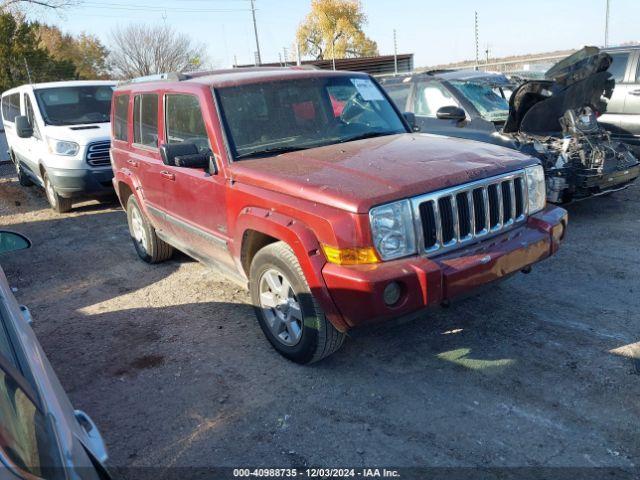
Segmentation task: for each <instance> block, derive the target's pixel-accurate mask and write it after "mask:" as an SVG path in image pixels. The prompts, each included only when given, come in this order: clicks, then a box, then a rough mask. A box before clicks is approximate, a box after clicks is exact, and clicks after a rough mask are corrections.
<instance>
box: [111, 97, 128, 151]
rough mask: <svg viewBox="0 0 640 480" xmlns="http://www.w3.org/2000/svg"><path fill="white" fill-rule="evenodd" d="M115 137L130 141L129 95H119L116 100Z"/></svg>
mask: <svg viewBox="0 0 640 480" xmlns="http://www.w3.org/2000/svg"><path fill="white" fill-rule="evenodd" d="M114 108H115V110H114V112H113V138H115V139H116V140H123V141H125V142H127V141H129V123H128V121H129V95H118V96H117V97H116V98H115V101H114Z"/></svg>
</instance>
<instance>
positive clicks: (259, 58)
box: [250, 0, 262, 65]
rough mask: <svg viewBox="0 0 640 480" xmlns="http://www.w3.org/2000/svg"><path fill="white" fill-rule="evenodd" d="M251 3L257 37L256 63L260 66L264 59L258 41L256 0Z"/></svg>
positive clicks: (254, 30)
mask: <svg viewBox="0 0 640 480" xmlns="http://www.w3.org/2000/svg"><path fill="white" fill-rule="evenodd" d="M250 1H251V16H252V17H253V33H254V34H255V36H256V61H257V63H258V65H261V64H262V58H261V56H260V41H259V40H258V24H257V23H256V6H255V3H254V0H250Z"/></svg>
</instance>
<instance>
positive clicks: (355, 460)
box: [0, 177, 640, 468]
mask: <svg viewBox="0 0 640 480" xmlns="http://www.w3.org/2000/svg"><path fill="white" fill-rule="evenodd" d="M569 211H570V229H569V234H568V238H567V239H566V243H565V244H564V246H563V248H562V250H561V251H560V253H559V254H558V255H557V256H556V257H554V258H552V259H550V260H547V261H546V262H544V263H542V264H540V265H539V266H537V267H534V269H533V272H532V273H531V274H530V275H518V276H516V277H513V278H512V279H510V280H509V281H507V282H505V283H502V284H499V285H497V286H495V287H494V288H491V289H490V290H488V291H485V292H483V293H482V294H479V295H478V296H476V297H472V298H468V299H465V300H463V301H460V302H458V303H456V304H454V305H452V306H451V307H450V308H448V309H442V310H440V309H438V310H434V311H432V312H430V313H429V314H428V315H427V316H426V317H425V318H424V319H422V320H418V321H415V322H412V323H408V324H404V325H400V326H394V327H386V328H384V329H381V330H378V331H376V332H373V333H370V334H368V335H366V336H363V337H358V338H355V339H348V340H347V342H346V343H345V345H344V347H343V348H342V350H340V351H339V352H338V353H337V354H335V355H334V356H332V357H330V358H329V359H327V360H325V361H323V362H321V363H320V364H317V365H314V366H310V367H301V366H298V365H295V364H292V363H290V362H287V361H285V360H283V359H282V358H281V357H280V356H279V355H278V354H276V353H275V351H273V350H272V348H271V347H270V346H269V344H268V343H267V341H266V340H265V339H264V338H263V335H262V333H261V331H260V329H259V327H258V325H257V323H256V321H255V318H254V316H253V312H252V309H251V307H250V305H249V297H248V295H247V293H245V292H244V291H242V290H240V289H238V288H237V287H236V286H234V285H233V284H231V283H228V282H226V281H225V280H224V279H223V278H221V277H218V276H217V275H216V274H214V273H211V272H210V271H208V270H207V269H206V268H205V267H203V266H201V265H200V264H198V263H197V262H195V261H193V260H191V259H189V258H187V257H186V256H183V255H177V256H176V257H175V258H174V259H173V260H172V261H169V262H167V263H165V264H162V265H158V266H150V265H146V264H144V263H142V262H141V261H139V260H138V259H137V257H136V254H135V252H134V249H133V246H132V245H131V242H130V240H129V237H128V232H127V228H126V219H125V214H124V213H123V212H122V211H121V209H120V208H118V207H117V205H114V204H98V203H96V202H88V203H85V204H82V205H80V206H79V208H76V209H75V210H74V211H73V212H72V213H70V214H66V215H57V214H55V213H53V212H52V211H51V210H49V209H48V208H47V205H46V201H45V198H44V194H43V192H42V191H41V190H40V189H37V188H35V187H32V188H21V187H20V186H19V185H18V184H17V182H16V181H15V179H13V178H10V177H5V178H3V179H0V224H2V225H4V226H9V227H10V228H12V229H15V230H17V231H20V232H23V233H25V234H27V235H28V236H29V237H30V238H31V239H32V240H33V242H34V247H33V248H32V249H31V250H28V251H25V252H23V253H21V254H19V255H15V256H8V257H5V258H3V259H2V262H3V268H4V269H5V272H6V274H7V277H8V278H9V281H10V283H11V284H12V285H13V286H15V287H17V288H18V291H17V293H16V296H17V297H18V300H19V301H20V302H22V303H24V304H26V305H28V306H29V307H30V308H31V311H32V313H33V316H34V318H35V322H36V323H35V330H36V333H37V334H38V336H39V338H40V341H41V343H42V344H43V346H44V349H45V351H46V352H47V354H48V356H49V358H50V360H51V362H52V364H53V366H54V367H55V368H56V370H57V373H58V375H59V377H60V379H61V381H62V384H63V385H64V387H65V388H66V389H67V392H68V393H69V395H70V397H71V399H72V401H73V403H74V404H75V405H76V407H77V408H82V409H83V410H85V411H87V412H88V413H89V414H90V415H91V416H92V417H93V419H94V420H95V421H96V423H97V424H98V425H99V427H100V429H101V430H102V433H103V435H104V437H105V439H106V442H107V444H108V447H109V450H110V455H111V459H110V465H111V466H112V467H113V466H116V467H120V466H152V465H160V466H246V465H251V466H271V467H279V468H284V467H290V466H294V465H295V466H302V465H321V466H354V467H357V466H372V465H381V466H394V467H401V466H444V467H456V466H480V467H503V466H551V467H554V466H578V467H590V466H609V467H631V466H634V465H638V464H640V451H639V449H638V445H640V401H639V400H638V399H639V398H640V396H639V393H640V385H639V381H640V364H639V362H640V360H638V358H640V355H639V354H638V347H639V344H637V343H636V345H635V349H636V350H635V355H636V358H635V359H634V358H633V355H634V345H633V344H634V343H635V342H638V341H639V340H640V339H639V334H640V318H639V315H638V310H639V309H638V307H639V304H640V300H639V296H638V295H639V293H640V275H638V264H639V261H640V249H638V239H639V238H640V187H639V186H635V187H633V188H631V189H629V190H627V191H625V192H620V193H617V194H615V195H613V196H610V197H604V198H601V199H598V200H595V201H590V202H583V203H580V204H576V205H572V206H570V207H569Z"/></svg>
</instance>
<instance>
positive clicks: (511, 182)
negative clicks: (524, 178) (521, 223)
mask: <svg viewBox="0 0 640 480" xmlns="http://www.w3.org/2000/svg"><path fill="white" fill-rule="evenodd" d="M514 181H515V180H509V195H510V197H511V220H512V221H514V222H515V220H516V187H515V185H514Z"/></svg>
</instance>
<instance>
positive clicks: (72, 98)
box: [34, 85, 113, 125]
mask: <svg viewBox="0 0 640 480" xmlns="http://www.w3.org/2000/svg"><path fill="white" fill-rule="evenodd" d="M34 93H35V95H36V99H37V100H38V106H39V107H40V112H41V113H42V117H43V119H44V121H45V123H46V124H48V125H78V124H85V123H108V122H109V115H110V113H111V97H112V96H113V86H111V85H83V86H78V87H54V88H43V89H37V90H35V92H34Z"/></svg>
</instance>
